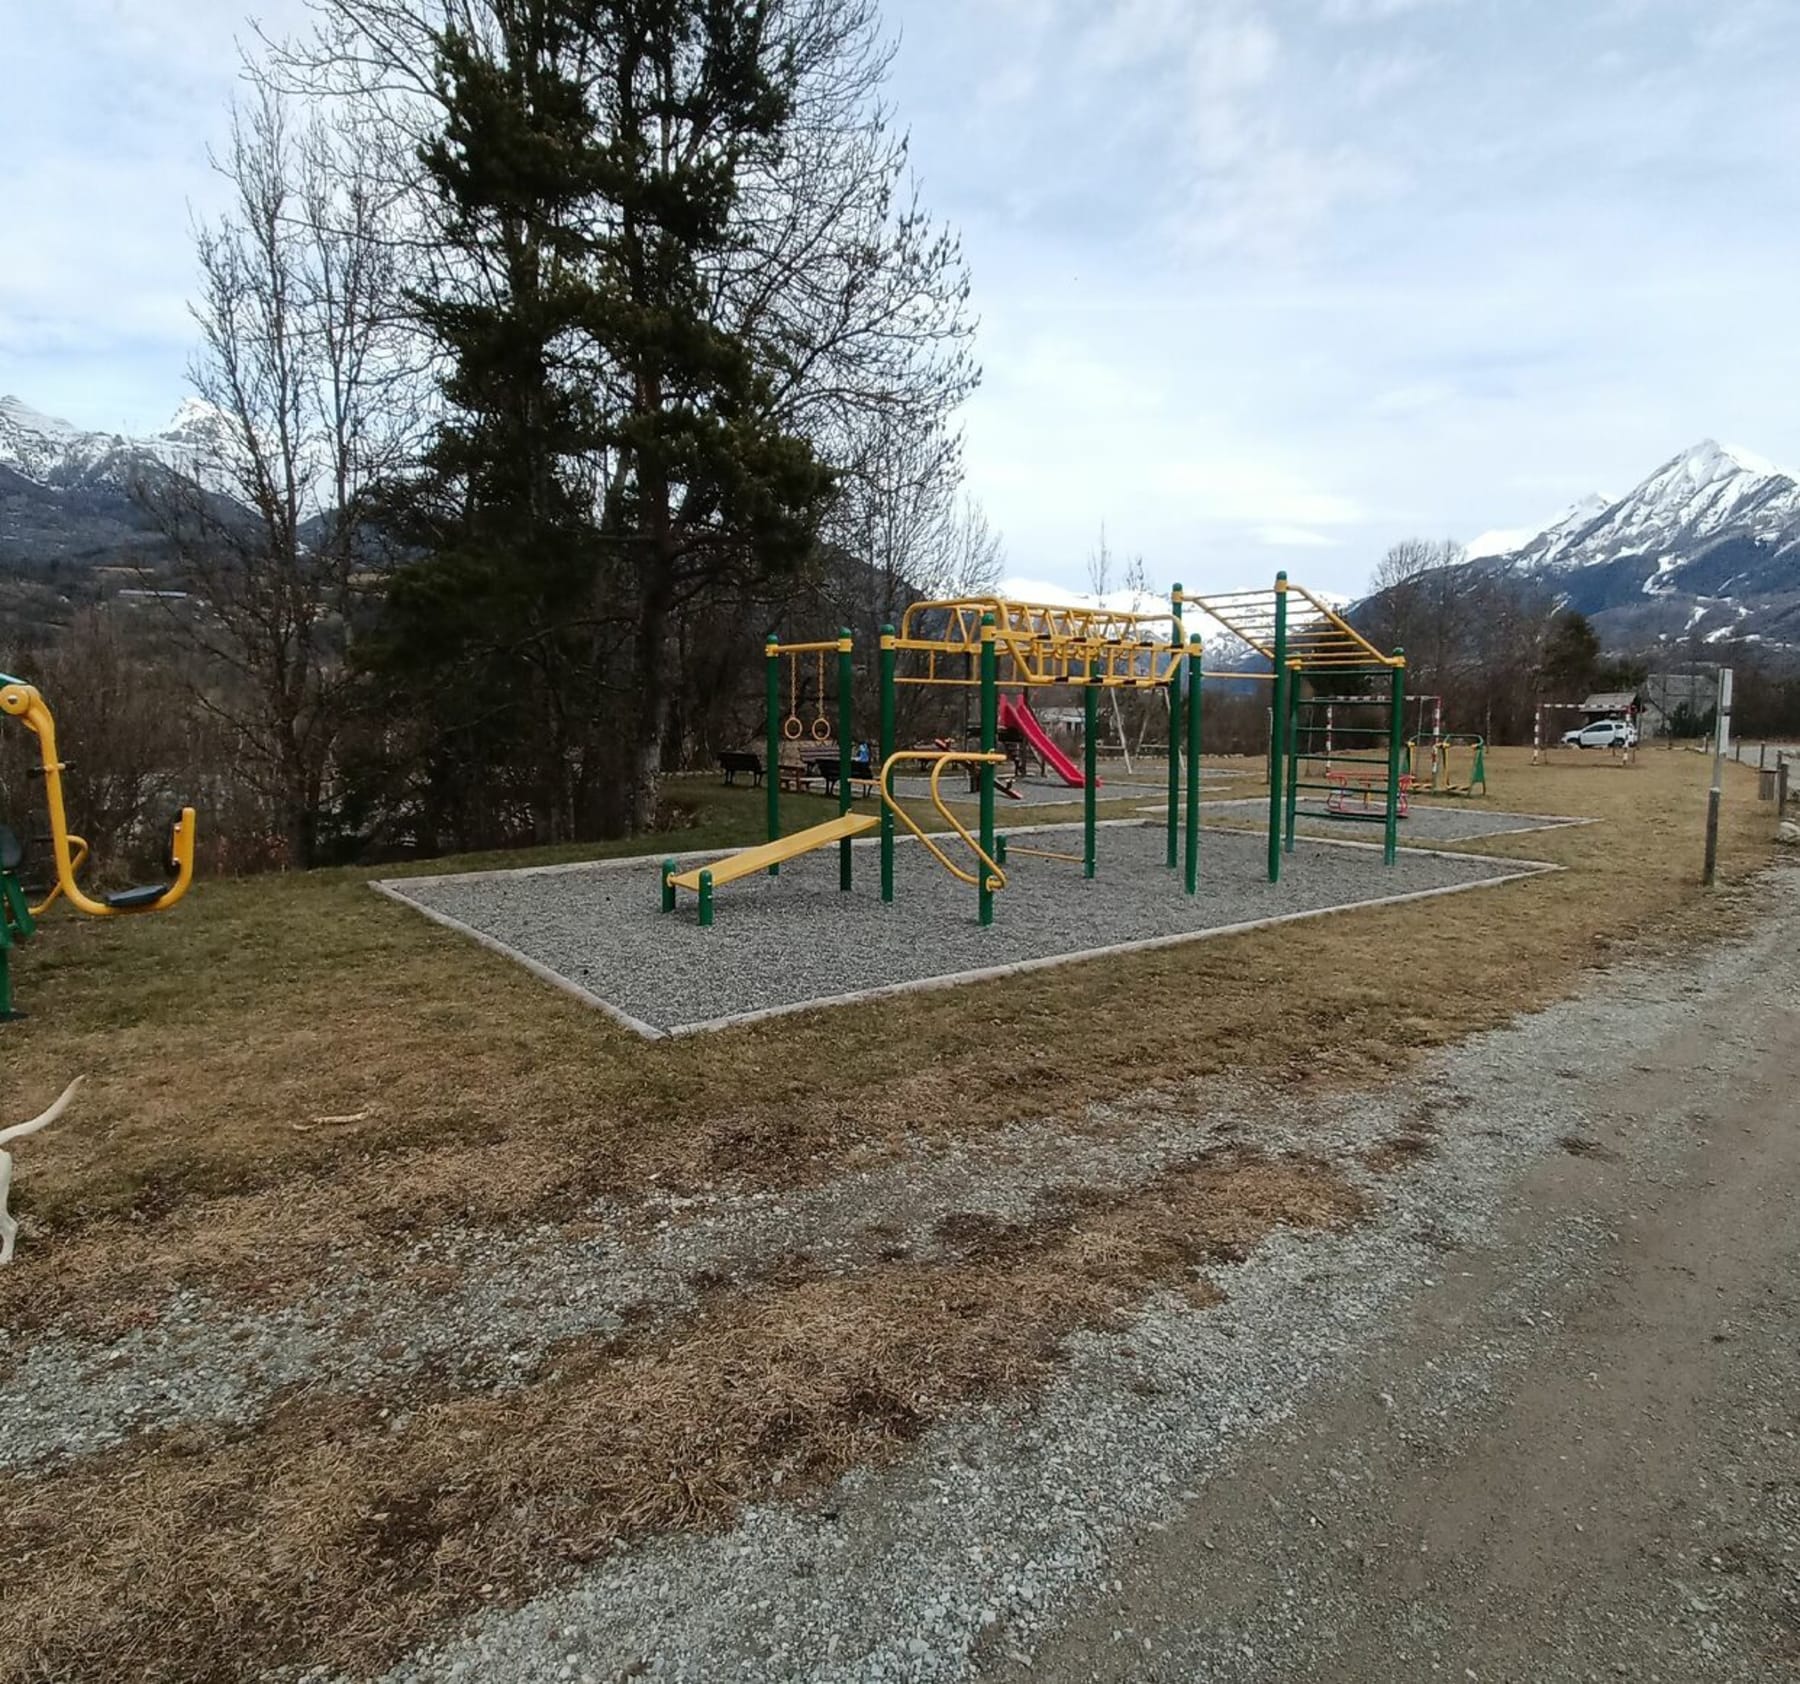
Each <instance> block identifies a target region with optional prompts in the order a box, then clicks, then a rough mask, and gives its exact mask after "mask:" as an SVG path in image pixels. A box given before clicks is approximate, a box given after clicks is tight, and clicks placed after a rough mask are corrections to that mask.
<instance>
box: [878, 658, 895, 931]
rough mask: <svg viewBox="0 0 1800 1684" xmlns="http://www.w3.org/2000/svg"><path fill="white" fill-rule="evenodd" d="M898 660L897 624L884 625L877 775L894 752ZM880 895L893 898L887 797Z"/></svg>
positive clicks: (891, 823) (890, 818)
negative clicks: (879, 762) (895, 635)
mask: <svg viewBox="0 0 1800 1684" xmlns="http://www.w3.org/2000/svg"><path fill="white" fill-rule="evenodd" d="M898 660H899V651H898V649H897V647H896V643H895V639H894V628H893V627H892V626H883V627H882V628H881V749H880V752H881V765H880V767H879V768H878V769H877V771H876V776H877V777H883V778H884V777H885V776H886V774H887V763H888V760H889V758H890V757H891V756H892V754H893V752H894V690H895V683H896V681H895V676H894V669H895V666H896V663H897V662H898ZM881 898H882V899H883V900H884V901H891V900H892V899H893V898H894V815H893V813H892V812H890V811H889V809H888V804H887V803H886V802H885V801H884V802H882V804H881Z"/></svg>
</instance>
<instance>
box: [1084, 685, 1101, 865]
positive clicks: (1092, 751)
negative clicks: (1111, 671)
mask: <svg viewBox="0 0 1800 1684" xmlns="http://www.w3.org/2000/svg"><path fill="white" fill-rule="evenodd" d="M1105 670H1106V669H1105V668H1104V666H1102V664H1101V661H1100V657H1099V656H1098V655H1094V656H1091V657H1089V660H1088V675H1087V678H1088V681H1087V689H1086V690H1085V692H1084V693H1083V695H1082V698H1081V731H1082V765H1081V770H1082V773H1083V775H1084V777H1085V778H1086V779H1087V787H1086V788H1085V789H1083V790H1082V792H1081V796H1082V800H1081V829H1082V840H1081V875H1082V876H1083V877H1092V876H1093V875H1094V868H1095V850H1094V826H1095V821H1096V818H1097V816H1098V811H1097V810H1098V808H1099V805H1100V677H1101V674H1102V673H1103V672H1104V671H1105Z"/></svg>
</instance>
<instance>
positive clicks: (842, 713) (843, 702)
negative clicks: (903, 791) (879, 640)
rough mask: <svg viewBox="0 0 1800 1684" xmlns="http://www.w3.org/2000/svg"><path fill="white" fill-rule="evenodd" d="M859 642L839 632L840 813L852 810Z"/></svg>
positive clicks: (845, 869)
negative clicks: (852, 759)
mask: <svg viewBox="0 0 1800 1684" xmlns="http://www.w3.org/2000/svg"><path fill="white" fill-rule="evenodd" d="M855 648H856V645H855V643H854V642H853V641H852V639H851V637H850V628H849V627H848V626H845V627H843V628H842V629H841V630H840V631H839V632H838V814H839V816H840V817H842V816H843V815H844V814H847V813H848V812H849V811H850V747H851V744H850V738H851V736H852V735H853V734H854V732H855V730H856V708H855V705H854V702H853V699H852V696H851V692H852V690H853V689H854V688H855V686H856V659H855V654H854V651H855ZM850 872H851V865H850V838H849V837H848V836H846V837H845V838H844V839H843V841H842V842H840V843H838V888H839V889H848V888H849V887H850Z"/></svg>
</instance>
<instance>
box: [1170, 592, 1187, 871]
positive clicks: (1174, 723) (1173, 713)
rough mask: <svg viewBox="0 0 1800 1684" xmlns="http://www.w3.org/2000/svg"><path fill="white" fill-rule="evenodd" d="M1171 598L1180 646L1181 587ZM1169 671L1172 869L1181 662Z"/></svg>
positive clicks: (1178, 777)
mask: <svg viewBox="0 0 1800 1684" xmlns="http://www.w3.org/2000/svg"><path fill="white" fill-rule="evenodd" d="M1170 599H1171V602H1172V604H1173V607H1174V610H1175V623H1174V627H1173V629H1172V630H1171V631H1170V633H1169V641H1170V642H1171V643H1173V644H1174V645H1175V647H1176V648H1177V649H1180V648H1181V647H1182V645H1183V641H1184V640H1183V638H1182V635H1181V603H1182V592H1181V586H1180V585H1177V586H1176V587H1175V588H1174V590H1173V591H1171V592H1170ZM1171 669H1172V670H1171V671H1170V673H1169V849H1168V854H1169V857H1168V866H1169V869H1170V870H1171V871H1173V870H1174V869H1175V860H1176V842H1175V839H1176V834H1177V831H1178V829H1179V826H1180V822H1181V662H1180V661H1175V662H1173V663H1172V664H1171Z"/></svg>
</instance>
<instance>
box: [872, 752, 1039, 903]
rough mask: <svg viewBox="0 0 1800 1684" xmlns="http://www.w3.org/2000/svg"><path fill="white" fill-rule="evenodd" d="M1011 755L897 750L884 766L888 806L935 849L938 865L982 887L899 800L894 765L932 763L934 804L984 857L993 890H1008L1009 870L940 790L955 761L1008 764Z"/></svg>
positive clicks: (883, 793) (883, 787) (883, 795)
mask: <svg viewBox="0 0 1800 1684" xmlns="http://www.w3.org/2000/svg"><path fill="white" fill-rule="evenodd" d="M1007 758H1008V757H1007V756H1006V755H1004V754H969V753H962V752H960V751H958V750H955V749H952V750H951V751H950V752H949V753H945V752H944V751H942V750H941V749H917V748H907V749H901V750H899V751H898V752H897V753H894V754H890V755H889V756H888V757H887V760H886V761H885V762H884V763H883V765H882V768H881V799H882V801H883V802H884V803H885V804H886V805H887V807H888V809H889V811H891V812H892V813H893V815H894V817H895V818H897V819H898V820H899V821H900V822H901V823H902V824H903V825H905V826H906V828H907V829H908V830H910V831H911V832H912V833H913V835H914V836H916V837H918V839H919V840H920V841H921V842H923V843H924V844H925V846H926V847H927V848H929V849H930V850H931V853H932V855H933V857H934V858H935V859H936V860H937V862H938V864H939V865H941V866H942V867H943V868H944V869H945V870H946V871H947V872H949V873H950V875H951V876H952V877H956V878H959V879H960V880H961V881H962V882H964V883H971V884H974V885H976V886H977V887H981V886H982V885H981V880H980V879H979V878H977V877H976V875H975V874H974V872H972V871H965V870H963V868H962V867H961V866H960V865H958V864H957V863H956V861H955V860H953V859H951V858H950V856H949V855H948V854H946V853H945V852H944V850H943V849H942V848H940V847H939V846H938V845H937V843H935V842H934V841H932V839H931V838H930V837H929V836H927V835H926V834H925V832H924V831H922V830H921V829H920V828H919V827H918V826H917V825H916V824H914V823H913V817H912V814H911V813H909V812H907V810H906V809H905V808H904V807H902V806H901V805H900V803H899V801H898V800H896V799H895V796H894V785H893V777H894V768H895V767H896V766H898V765H899V764H900V762H901V761H903V760H920V761H928V762H929V763H930V765H931V804H932V806H934V807H935V808H937V810H938V812H939V813H940V814H942V815H943V819H944V822H945V823H946V824H947V825H949V827H950V828H951V829H952V830H954V831H955V832H956V834H957V835H958V836H960V837H961V838H962V839H963V841H965V842H966V843H968V845H969V847H970V848H971V849H972V850H973V851H974V854H975V857H976V858H977V859H978V860H980V861H981V863H982V865H983V866H984V867H985V868H986V874H987V883H986V887H987V888H989V889H1004V888H1005V887H1006V873H1005V872H1004V871H1003V870H1001V868H1000V864H999V862H998V861H997V860H994V859H991V858H989V856H988V855H987V854H986V853H985V852H983V850H982V846H981V844H980V843H979V842H977V841H976V840H975V838H974V837H973V836H971V835H970V834H969V832H968V830H967V829H965V828H964V826H963V823H962V821H961V820H960V819H959V818H957V816H956V815H955V814H954V813H953V812H951V811H950V809H949V808H948V807H946V806H945V805H944V798H943V796H942V795H940V794H939V793H938V779H939V778H941V777H942V776H943V775H944V768H945V767H946V766H948V765H949V764H950V763H951V762H952V761H956V760H960V761H964V762H966V763H969V764H973V765H976V766H1004V765H1005V764H1006V763H1007Z"/></svg>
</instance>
